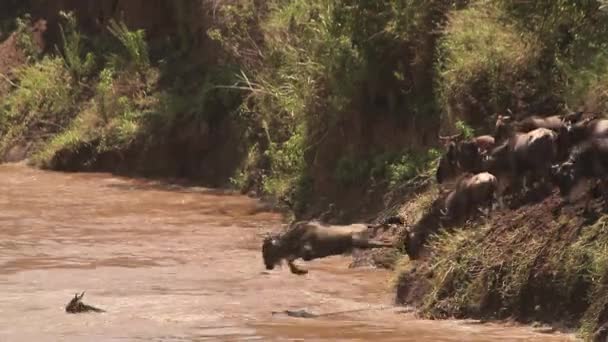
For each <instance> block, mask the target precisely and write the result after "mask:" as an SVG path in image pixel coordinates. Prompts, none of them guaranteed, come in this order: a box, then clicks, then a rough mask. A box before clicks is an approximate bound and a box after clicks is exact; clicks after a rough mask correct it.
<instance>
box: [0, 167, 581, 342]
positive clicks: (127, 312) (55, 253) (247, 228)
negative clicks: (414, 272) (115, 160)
mask: <svg viewBox="0 0 608 342" xmlns="http://www.w3.org/2000/svg"><path fill="white" fill-rule="evenodd" d="M281 223H282V221H281V216H280V215H279V214H277V213H272V212H270V211H268V210H267V209H266V208H265V207H264V206H263V205H262V204H261V203H260V202H258V201H256V200H254V199H251V198H248V197H245V196H241V195H236V194H231V193H228V192H222V191H218V190H212V189H206V188H185V187H179V186H171V185H163V184H160V183H157V182H152V181H147V180H137V179H125V178H119V177H114V176H112V175H108V174H63V173H54V172H46V171H39V170H34V169H30V168H27V167H25V166H22V165H17V164H10V165H0V341H11V342H12V341H241V340H259V341H370V340H374V341H499V340H500V341H569V340H572V337H571V336H570V335H560V334H546V333H541V332H538V331H535V330H533V329H532V328H529V327H519V326H505V325H498V324H475V323H474V322H467V321H426V320H419V319H416V318H415V317H414V315H413V314H412V313H404V312H403V311H404V308H398V307H393V306H392V305H391V303H392V297H393V292H392V289H391V288H390V277H391V274H390V272H388V271H385V270H377V269H372V268H357V269H349V268H348V264H349V262H350V261H351V259H350V257H345V256H344V257H343V256H340V257H331V258H327V259H323V260H316V261H313V262H310V263H306V264H302V263H300V264H301V265H303V266H304V267H306V268H307V269H309V271H310V273H309V274H308V275H306V276H295V275H292V274H290V273H289V271H288V269H287V267H283V268H282V269H275V270H273V271H271V272H266V271H265V269H264V266H263V263H262V260H261V255H260V243H261V239H262V235H263V233H264V232H265V231H268V230H278V229H279V228H280V226H281ZM84 290H86V295H85V297H84V299H83V301H84V302H85V303H87V304H92V305H95V306H97V307H100V308H103V309H105V310H107V312H106V313H102V314H80V315H71V314H66V313H65V311H64V306H65V305H66V304H67V302H68V301H69V300H70V298H71V297H73V296H74V293H75V292H77V291H78V292H80V291H84ZM301 309H304V310H307V311H309V312H312V313H315V314H327V313H329V315H325V316H320V317H316V318H294V317H287V316H283V315H272V312H273V311H282V310H301ZM343 311H344V312H343ZM340 312H343V313H340Z"/></svg>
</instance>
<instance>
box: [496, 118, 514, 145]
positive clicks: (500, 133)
mask: <svg viewBox="0 0 608 342" xmlns="http://www.w3.org/2000/svg"><path fill="white" fill-rule="evenodd" d="M512 132H513V122H512V117H511V116H504V115H500V114H499V115H498V117H497V118H496V126H495V131H494V136H495V137H496V140H499V141H502V140H504V139H506V138H508V137H509V136H510V135H511V133H512Z"/></svg>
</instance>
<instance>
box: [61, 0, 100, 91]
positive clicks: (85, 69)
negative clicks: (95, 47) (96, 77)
mask: <svg viewBox="0 0 608 342" xmlns="http://www.w3.org/2000/svg"><path fill="white" fill-rule="evenodd" d="M59 14H60V17H61V18H62V20H63V22H64V24H63V25H59V29H60V33H61V42H62V50H63V51H62V52H63V54H62V56H63V60H64V61H65V64H66V67H67V68H68V70H70V73H71V74H72V77H73V78H74V80H77V81H79V80H80V79H81V77H83V76H88V75H89V74H90V73H91V72H92V71H93V68H94V67H95V55H94V54H93V53H92V52H88V53H86V54H84V52H83V39H84V37H83V35H82V34H81V33H80V31H79V30H78V22H77V20H76V17H75V16H74V13H72V12H63V11H62V12H60V13H59Z"/></svg>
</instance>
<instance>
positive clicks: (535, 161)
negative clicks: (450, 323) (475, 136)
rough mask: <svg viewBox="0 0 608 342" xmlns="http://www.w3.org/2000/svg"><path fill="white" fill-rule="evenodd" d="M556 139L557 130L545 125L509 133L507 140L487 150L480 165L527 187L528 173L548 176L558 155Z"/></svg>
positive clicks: (543, 177)
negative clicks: (482, 164) (524, 131)
mask: <svg viewBox="0 0 608 342" xmlns="http://www.w3.org/2000/svg"><path fill="white" fill-rule="evenodd" d="M556 141H557V133H555V132H553V131H552V130H550V129H547V128H537V129H535V130H533V131H530V132H528V133H512V135H511V136H510V137H509V138H508V140H507V141H505V142H504V143H502V144H501V145H499V146H497V147H495V148H494V149H493V150H492V152H490V154H488V156H487V158H486V159H485V161H484V167H483V169H484V170H485V171H488V172H490V173H492V174H493V175H496V176H497V177H498V178H499V179H500V178H503V179H504V178H507V179H508V180H509V181H508V183H513V182H515V183H519V181H520V180H522V181H523V184H522V186H523V190H524V191H526V190H527V186H526V183H527V182H526V181H527V180H528V178H529V176H533V177H540V178H541V179H542V180H543V181H547V180H549V179H550V177H551V167H552V165H553V163H554V161H555V160H556V157H557V143H556ZM501 183H503V182H502V181H501ZM499 192H501V193H502V191H499Z"/></svg>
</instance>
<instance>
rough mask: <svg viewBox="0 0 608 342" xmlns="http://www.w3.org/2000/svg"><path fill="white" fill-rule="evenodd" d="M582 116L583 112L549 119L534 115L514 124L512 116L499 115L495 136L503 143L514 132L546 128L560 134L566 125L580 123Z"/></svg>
mask: <svg viewBox="0 0 608 342" xmlns="http://www.w3.org/2000/svg"><path fill="white" fill-rule="evenodd" d="M582 115H583V112H574V113H570V114H566V115H563V116H562V115H551V116H547V117H542V116H538V115H533V116H529V117H526V118H524V119H522V120H521V121H516V122H512V117H511V116H503V115H498V117H497V119H496V126H495V134H494V136H495V137H496V139H497V140H499V141H503V140H504V139H506V138H508V137H509V136H510V135H511V134H512V132H519V133H528V132H531V131H533V130H535V129H537V128H546V129H550V130H552V131H554V132H560V130H561V129H562V127H564V126H565V125H567V124H573V123H576V122H578V121H579V120H580V119H581V118H582Z"/></svg>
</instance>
